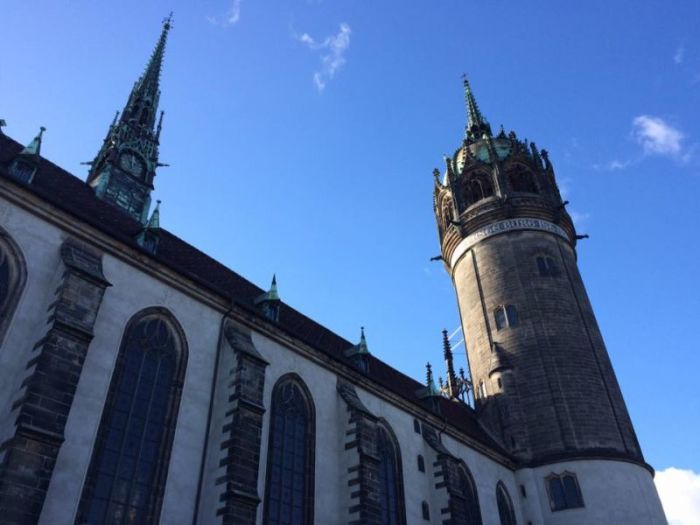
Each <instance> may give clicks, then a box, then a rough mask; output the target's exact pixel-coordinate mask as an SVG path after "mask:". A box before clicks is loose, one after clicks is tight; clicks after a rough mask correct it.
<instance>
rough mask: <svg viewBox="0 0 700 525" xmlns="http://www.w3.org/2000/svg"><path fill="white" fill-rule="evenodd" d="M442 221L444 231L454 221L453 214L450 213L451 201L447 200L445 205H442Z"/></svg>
mask: <svg viewBox="0 0 700 525" xmlns="http://www.w3.org/2000/svg"><path fill="white" fill-rule="evenodd" d="M442 220H443V226H444V229H445V230H446V229H447V228H449V227H450V226H451V225H452V221H453V220H454V214H453V213H452V201H451V200H449V199H446V200H445V203H444V204H443V205H442Z"/></svg>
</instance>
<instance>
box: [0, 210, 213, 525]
mask: <svg viewBox="0 0 700 525" xmlns="http://www.w3.org/2000/svg"><path fill="white" fill-rule="evenodd" d="M15 213H16V215H17V218H16V220H14V221H12V222H10V221H6V222H5V223H4V224H3V227H5V228H6V229H7V230H8V231H10V232H12V235H13V237H14V238H15V240H16V242H17V244H19V245H20V247H21V248H22V249H23V251H24V253H25V257H26V258H27V261H28V264H29V265H30V269H29V271H28V274H29V275H28V280H27V283H28V284H27V290H26V292H25V294H24V295H23V297H22V300H21V302H20V310H21V311H18V314H19V315H18V316H16V319H15V320H14V321H13V324H12V325H11V326H10V330H9V332H8V337H6V344H4V345H3V351H2V354H1V356H2V357H1V358H2V360H3V362H2V365H3V366H2V372H3V378H4V379H7V378H8V377H9V378H10V379H11V382H12V383H18V382H19V381H21V379H23V378H24V377H25V376H26V373H25V374H21V373H18V371H19V370H23V369H24V366H25V365H26V362H27V356H28V353H27V352H26V351H25V352H23V353H21V355H20V352H13V351H10V349H14V348H15V347H20V348H22V347H24V348H26V347H30V348H31V346H33V343H34V341H36V340H38V339H39V338H40V337H41V336H42V335H43V333H44V331H45V330H46V328H45V326H44V325H45V321H46V308H45V307H46V305H47V304H48V302H47V299H46V296H47V295H50V294H52V292H53V288H55V287H51V286H50V285H51V284H52V282H53V281H52V273H53V272H54V268H55V267H56V266H57V265H58V260H59V257H58V249H59V246H60V244H61V241H62V234H61V232H60V231H59V230H58V229H57V228H55V227H53V226H50V225H47V224H46V223H44V222H41V221H37V220H36V219H34V218H33V217H32V216H31V215H28V214H26V213H24V212H23V211H22V210H18V209H15ZM13 215H14V214H13ZM16 224H19V225H20V226H17V225H16ZM103 265H104V274H105V276H106V278H107V280H108V281H109V282H110V283H112V285H113V286H112V287H110V288H108V289H107V291H106V293H105V296H104V300H103V302H102V306H101V308H100V312H99V314H98V317H97V320H96V323H95V327H94V331H95V338H94V339H93V341H92V343H91V344H90V347H89V349H88V353H87V358H86V361H85V365H84V367H83V371H82V374H81V377H80V382H79V384H78V388H77V391H76V395H75V399H74V401H73V406H72V408H71V411H70V414H69V417H68V422H67V425H66V429H65V442H64V444H63V446H62V447H61V450H60V453H59V456H58V459H57V462H56V467H55V469H54V473H53V478H52V480H51V484H50V486H49V490H48V493H47V496H46V501H45V504H44V508H43V511H42V516H41V520H40V523H42V524H47V525H48V524H51V525H58V524H63V523H65V524H70V523H73V520H74V519H75V513H76V511H77V505H78V502H79V499H80V494H81V491H82V486H83V482H84V479H85V476H86V473H87V468H88V466H89V462H90V458H91V454H92V446H93V443H94V439H95V435H96V433H97V428H98V425H99V421H100V417H101V414H102V409H103V406H104V401H105V397H106V394H107V391H108V389H109V383H110V380H111V375H112V371H113V368H114V363H115V360H116V357H117V353H118V350H119V345H120V343H121V339H122V335H123V332H124V328H125V326H126V324H127V322H128V320H129V319H130V318H131V317H132V316H133V315H135V314H136V313H137V312H139V311H140V310H142V309H143V308H147V307H150V306H162V307H165V308H167V309H169V310H170V311H171V312H172V314H173V315H174V316H175V318H176V319H177V320H178V322H179V323H180V324H181V325H182V327H183V330H184V332H185V334H186V338H187V344H188V347H189V356H188V362H187V368H186V373H185V383H184V388H183V393H182V399H181V403H180V409H179V414H178V420H177V426H176V430H175V436H174V440H173V448H172V454H171V460H170V466H169V472H168V481H167V483H166V488H165V494H164V503H163V510H162V513H161V522H162V523H168V524H178V523H191V521H192V514H193V510H194V500H195V494H196V490H197V482H198V474H199V468H200V461H201V456H202V450H203V443H204V433H205V428H206V417H207V411H208V407H209V392H210V385H211V380H212V373H213V364H214V356H215V353H216V352H215V351H216V343H217V338H218V328H219V322H220V314H219V313H217V312H215V311H213V310H211V309H210V308H208V307H205V306H203V305H202V304H201V303H198V302H196V301H194V300H193V299H191V298H190V297H188V296H186V295H184V294H182V293H180V292H178V291H176V290H173V289H171V288H169V287H168V286H166V285H165V284H163V283H162V282H161V281H158V280H156V279H154V278H152V277H150V276H148V275H146V274H144V273H141V272H139V271H135V270H134V268H132V267H130V266H128V265H127V264H125V263H124V262H122V261H121V260H118V259H115V258H114V257H111V256H109V255H105V256H104V260H103ZM35 310H38V313H35ZM10 371H12V373H10ZM9 383H10V381H6V380H3V381H0V384H2V385H3V390H2V395H3V398H4V399H3V402H4V404H5V405H7V403H8V391H10V396H9V397H10V399H11V393H12V391H14V390H16V387H17V385H14V386H13V387H11V388H8V384H9ZM5 412H7V410H5ZM8 430H9V431H11V430H12V428H11V425H10V424H9V422H7V421H5V422H4V423H3V431H5V433H6V432H7V431H8Z"/></svg>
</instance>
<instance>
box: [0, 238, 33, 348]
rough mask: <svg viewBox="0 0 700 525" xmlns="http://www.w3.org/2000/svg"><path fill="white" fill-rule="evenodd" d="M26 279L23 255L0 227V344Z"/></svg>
mask: <svg viewBox="0 0 700 525" xmlns="http://www.w3.org/2000/svg"><path fill="white" fill-rule="evenodd" d="M26 279H27V270H26V265H25V264H24V257H23V256H22V252H21V251H20V250H19V248H18V247H17V245H16V244H15V242H14V241H13V240H12V239H11V238H10V236H9V234H7V233H6V232H5V230H3V229H2V228H0V344H2V341H3V338H4V335H5V332H6V331H7V328H8V326H9V325H10V321H11V320H12V314H13V313H14V311H15V308H16V307H17V303H18V301H19V296H20V294H21V293H22V289H23V288H24V283H25V281H26Z"/></svg>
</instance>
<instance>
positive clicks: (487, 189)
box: [463, 171, 493, 207]
mask: <svg viewBox="0 0 700 525" xmlns="http://www.w3.org/2000/svg"><path fill="white" fill-rule="evenodd" d="M492 195H493V183H492V182H491V176H490V175H489V174H488V173H484V172H481V171H478V172H476V173H473V174H471V175H469V179H468V180H467V181H466V182H465V184H464V189H463V199H464V205H465V206H467V207H468V206H471V205H472V204H474V203H475V202H478V201H480V200H482V199H485V198H487V197H491V196H492Z"/></svg>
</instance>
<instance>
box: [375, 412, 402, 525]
mask: <svg viewBox="0 0 700 525" xmlns="http://www.w3.org/2000/svg"><path fill="white" fill-rule="evenodd" d="M377 455H378V456H379V479H378V482H379V505H380V512H381V520H380V523H381V524H382V525H403V524H404V523H405V522H406V518H405V510H404V499H403V479H402V473H401V454H400V452H399V445H398V443H397V442H396V439H395V438H394V436H393V435H392V434H391V431H390V430H389V429H388V428H385V427H384V426H383V425H381V424H380V425H378V427H377Z"/></svg>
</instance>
